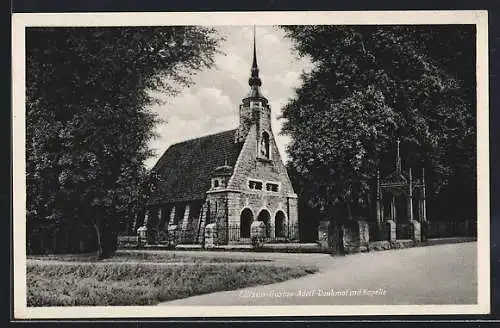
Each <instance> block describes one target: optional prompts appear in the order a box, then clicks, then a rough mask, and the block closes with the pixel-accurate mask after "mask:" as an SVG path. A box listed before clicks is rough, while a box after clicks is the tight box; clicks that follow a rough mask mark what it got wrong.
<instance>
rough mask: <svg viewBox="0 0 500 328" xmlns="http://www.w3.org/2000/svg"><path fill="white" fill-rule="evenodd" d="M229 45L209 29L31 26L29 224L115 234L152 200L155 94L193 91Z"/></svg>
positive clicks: (28, 70) (28, 71) (28, 53)
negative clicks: (70, 224) (147, 196)
mask: <svg viewBox="0 0 500 328" xmlns="http://www.w3.org/2000/svg"><path fill="white" fill-rule="evenodd" d="M220 41H221V39H220V37H219V36H218V35H217V34H216V33H215V30H213V29H210V28H204V27H185V26H179V27H106V28H103V27H95V28H94V27H91V28H87V27H86V28H62V27H57V28H28V29H27V31H26V104H27V105H26V154H27V192H28V204H27V209H28V221H29V220H33V219H36V218H52V219H57V220H63V221H64V220H65V221H68V220H75V221H77V222H79V223H81V224H86V225H91V226H94V227H95V228H96V231H97V235H101V234H109V233H111V234H112V233H114V232H116V231H115V230H116V227H115V223H116V221H117V220H118V219H119V218H122V217H125V216H129V215H130V214H131V213H132V211H133V210H135V208H134V207H137V206H138V205H139V204H140V199H141V197H142V196H143V195H144V193H143V190H141V188H140V187H139V186H141V185H143V183H142V182H143V181H144V177H145V175H146V171H145V169H144V166H143V163H144V160H145V159H146V158H148V157H149V156H150V155H151V152H150V151H149V150H148V147H147V144H148V141H149V140H150V139H151V138H152V137H153V136H154V133H153V131H154V125H155V123H157V121H158V119H157V117H156V115H155V114H154V113H153V112H151V110H150V109H149V108H150V107H148V105H150V104H152V103H154V102H155V101H156V100H155V98H154V97H153V96H152V93H151V91H159V92H164V93H167V94H170V95H174V94H176V93H177V92H179V91H180V90H181V88H182V87H185V86H189V85H190V83H191V82H192V80H191V77H192V75H193V74H195V72H196V71H198V70H201V69H203V68H208V67H210V66H212V64H213V57H214V54H215V53H216V52H217V46H218V44H219V42H220ZM105 237H106V236H105ZM102 239H103V240H104V239H105V240H108V239H112V238H108V237H106V238H102ZM100 246H101V247H100V248H102V247H104V248H105V249H104V251H106V245H104V246H103V245H100ZM108 248H109V247H108ZM101 251H102V249H101Z"/></svg>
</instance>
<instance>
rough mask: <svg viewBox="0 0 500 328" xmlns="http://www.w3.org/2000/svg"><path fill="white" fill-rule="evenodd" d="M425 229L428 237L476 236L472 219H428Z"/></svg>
mask: <svg viewBox="0 0 500 328" xmlns="http://www.w3.org/2000/svg"><path fill="white" fill-rule="evenodd" d="M426 230H427V231H426V233H427V237H428V238H445V237H472V236H476V230H477V229H476V225H475V222H473V221H442V222H439V221H430V222H428V223H427V227H426Z"/></svg>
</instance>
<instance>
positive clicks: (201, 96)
mask: <svg viewBox="0 0 500 328" xmlns="http://www.w3.org/2000/svg"><path fill="white" fill-rule="evenodd" d="M217 29H218V31H219V32H220V33H221V34H223V35H224V36H225V37H226V41H225V42H224V43H223V44H222V47H221V50H222V52H223V53H224V54H220V55H217V57H216V58H215V66H214V67H213V68H212V69H209V70H205V71H202V72H199V73H198V74H197V75H196V76H195V78H194V85H193V86H192V87H190V88H186V89H185V90H183V91H182V93H181V94H180V95H178V96H177V97H175V98H164V96H160V98H162V99H163V100H166V103H165V104H164V105H159V106H158V105H156V106H153V107H152V110H153V111H155V112H156V113H158V114H159V116H160V117H161V118H162V119H164V120H166V123H164V124H161V125H159V126H158V127H157V129H156V132H157V133H158V134H159V135H160V137H159V138H158V139H155V140H152V141H151V143H150V147H151V148H152V149H154V150H156V156H155V157H154V158H151V159H150V160H148V162H147V163H146V165H147V166H148V167H151V166H153V165H154V163H155V162H156V160H157V159H158V158H159V157H160V156H161V154H162V153H163V152H164V151H165V150H166V149H167V148H168V147H169V146H170V145H172V144H174V143H177V142H180V141H184V140H187V139H191V138H196V137H200V136H203V135H208V134H212V133H217V132H220V131H224V130H229V129H233V128H236V127H237V124H238V107H239V104H240V102H241V99H242V98H243V97H244V96H245V94H246V92H247V91H248V88H249V87H248V78H249V75H250V67H251V63H252V47H253V27H251V26H220V27H217ZM256 43H257V61H258V65H259V69H260V77H261V79H262V83H263V85H262V92H263V93H264V95H265V96H266V97H267V98H268V99H269V102H270V104H271V108H272V126H273V131H274V134H275V139H276V143H277V144H278V148H279V150H280V154H281V155H282V157H283V160H285V161H286V158H287V157H286V152H285V149H286V145H287V144H288V143H289V141H290V140H289V137H288V136H280V135H279V132H280V130H281V125H282V122H281V121H280V120H278V119H277V117H278V116H279V115H280V114H281V108H282V106H284V105H285V103H286V101H287V100H288V99H289V98H290V97H292V96H293V92H294V88H295V87H298V86H299V84H300V80H299V77H300V74H301V72H302V71H303V70H310V69H311V68H312V65H311V63H310V61H309V60H307V59H301V60H299V59H296V58H295V57H294V56H293V54H292V51H291V42H290V40H288V39H286V38H284V33H283V32H282V31H281V30H279V29H278V28H275V27H272V26H257V27H256Z"/></svg>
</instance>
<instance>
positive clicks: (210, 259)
mask: <svg viewBox="0 0 500 328" xmlns="http://www.w3.org/2000/svg"><path fill="white" fill-rule="evenodd" d="M181 252H182V251H181ZM181 252H170V251H163V252H148V251H143V252H133V251H132V252H131V251H117V252H116V253H115V255H114V256H113V257H111V258H108V259H103V260H98V259H97V258H96V257H95V255H85V254H83V255H39V256H36V255H30V256H28V258H29V259H34V260H52V261H65V262H82V261H84V262H113V263H115V262H138V261H139V262H155V263H172V262H175V263H179V262H190V263H191V262H195V263H235V262H270V261H271V260H268V259H262V258H249V257H241V256H231V257H227V256H223V257H216V256H203V255H193V254H183V253H181Z"/></svg>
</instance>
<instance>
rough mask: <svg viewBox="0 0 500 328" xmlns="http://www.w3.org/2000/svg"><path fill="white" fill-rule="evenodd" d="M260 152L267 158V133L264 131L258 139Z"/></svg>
mask: <svg viewBox="0 0 500 328" xmlns="http://www.w3.org/2000/svg"><path fill="white" fill-rule="evenodd" d="M260 154H261V156H263V157H265V158H269V133H267V132H266V131H264V132H262V137H261V140H260Z"/></svg>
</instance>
